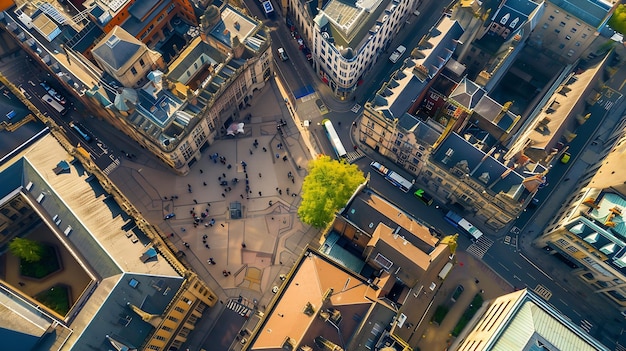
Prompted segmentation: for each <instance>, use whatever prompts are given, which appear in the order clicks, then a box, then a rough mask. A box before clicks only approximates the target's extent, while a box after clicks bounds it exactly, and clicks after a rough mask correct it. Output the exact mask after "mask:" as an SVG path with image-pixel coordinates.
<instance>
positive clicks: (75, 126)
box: [70, 122, 93, 143]
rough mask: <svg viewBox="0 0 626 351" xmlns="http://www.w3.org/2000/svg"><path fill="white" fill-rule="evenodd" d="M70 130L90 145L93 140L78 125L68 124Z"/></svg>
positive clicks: (84, 129) (85, 130) (83, 128)
mask: <svg viewBox="0 0 626 351" xmlns="http://www.w3.org/2000/svg"><path fill="white" fill-rule="evenodd" d="M70 128H72V129H74V131H75V132H76V133H78V135H80V137H81V138H83V139H84V140H85V141H86V142H88V143H90V142H91V141H92V140H93V138H92V137H91V136H90V135H89V133H88V132H87V129H86V128H85V127H83V126H82V125H80V124H79V123H75V122H70Z"/></svg>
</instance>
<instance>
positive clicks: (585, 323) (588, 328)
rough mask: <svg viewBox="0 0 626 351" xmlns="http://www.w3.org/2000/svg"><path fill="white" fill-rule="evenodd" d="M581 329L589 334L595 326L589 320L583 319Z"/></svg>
mask: <svg viewBox="0 0 626 351" xmlns="http://www.w3.org/2000/svg"><path fill="white" fill-rule="evenodd" d="M580 327H581V328H583V329H584V330H585V331H586V332H587V333H589V332H590V331H591V328H593V324H591V323H590V322H589V321H588V320H586V319H583V320H581V321H580Z"/></svg>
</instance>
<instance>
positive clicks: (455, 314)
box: [409, 251, 513, 350]
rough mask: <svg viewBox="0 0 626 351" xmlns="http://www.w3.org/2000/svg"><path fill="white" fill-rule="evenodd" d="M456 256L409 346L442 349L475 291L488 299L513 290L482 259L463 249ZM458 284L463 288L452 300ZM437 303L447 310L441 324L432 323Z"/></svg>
mask: <svg viewBox="0 0 626 351" xmlns="http://www.w3.org/2000/svg"><path fill="white" fill-rule="evenodd" d="M456 255H457V264H456V265H455V266H454V269H452V271H450V273H449V275H448V277H447V278H446V280H445V281H444V282H443V284H442V286H441V288H440V289H439V292H438V293H437V295H436V297H435V300H434V302H433V305H432V307H431V309H430V311H429V313H428V315H427V316H426V318H425V319H424V321H423V322H422V325H421V326H420V327H419V328H417V330H416V331H415V335H414V336H413V337H412V338H411V340H409V343H410V344H411V345H415V344H416V343H417V346H418V347H419V349H421V350H445V349H446V347H447V346H449V345H450V342H451V341H452V339H453V337H452V336H451V335H450V333H451V332H452V330H453V329H454V327H455V326H456V324H457V323H458V321H459V319H460V318H461V316H462V315H463V313H464V312H465V310H466V309H467V308H468V307H469V305H470V303H471V302H472V300H473V298H474V296H475V295H476V294H478V293H481V291H482V295H483V298H484V300H485V301H488V300H490V299H494V298H496V297H498V296H502V295H504V294H507V293H510V292H512V291H513V286H511V285H510V284H508V283H507V282H506V281H504V280H503V279H502V278H500V276H498V275H497V273H496V272H494V271H493V270H491V268H489V267H488V266H487V265H485V264H484V263H483V262H482V261H480V260H478V259H476V258H475V257H474V256H472V255H470V254H467V253H465V252H463V251H457V252H456ZM459 285H462V286H463V288H464V291H463V293H461V295H460V296H459V298H458V299H457V301H456V302H452V300H451V299H450V298H451V296H452V294H453V293H454V290H455V289H456V288H457V286H459ZM439 305H444V306H447V307H449V308H450V309H449V311H448V313H447V314H446V317H445V318H444V319H443V321H442V322H441V324H440V325H435V324H433V323H432V322H431V319H432V317H433V314H434V312H435V310H436V309H437V306H439ZM478 313H480V311H479V312H478Z"/></svg>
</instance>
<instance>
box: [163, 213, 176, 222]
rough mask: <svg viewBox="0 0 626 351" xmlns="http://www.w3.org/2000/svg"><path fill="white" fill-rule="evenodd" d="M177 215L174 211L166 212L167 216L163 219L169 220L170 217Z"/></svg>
mask: <svg viewBox="0 0 626 351" xmlns="http://www.w3.org/2000/svg"><path fill="white" fill-rule="evenodd" d="M175 216H176V214H175V213H174V212H172V213H168V214H166V215H165V217H163V219H164V220H168V219H170V218H173V217H175Z"/></svg>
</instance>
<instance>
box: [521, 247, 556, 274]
mask: <svg viewBox="0 0 626 351" xmlns="http://www.w3.org/2000/svg"><path fill="white" fill-rule="evenodd" d="M519 255H520V256H522V258H523V259H525V260H526V262H528V263H530V264H531V266H533V267H535V268H536V269H537V270H538V271H539V272H541V273H542V274H543V275H545V276H546V277H547V278H548V279H550V280H554V279H552V277H551V276H549V275H548V273H546V272H544V271H542V270H541V268H539V267H537V265H535V264H534V263H532V262H530V260H529V259H528V258H526V256H524V255H523V254H522V253H520V254H519Z"/></svg>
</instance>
